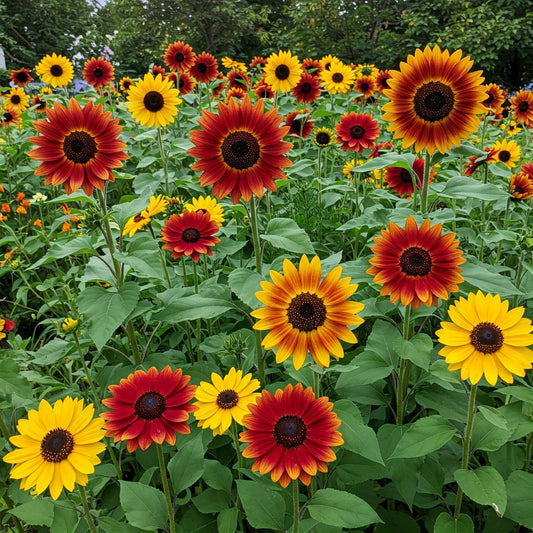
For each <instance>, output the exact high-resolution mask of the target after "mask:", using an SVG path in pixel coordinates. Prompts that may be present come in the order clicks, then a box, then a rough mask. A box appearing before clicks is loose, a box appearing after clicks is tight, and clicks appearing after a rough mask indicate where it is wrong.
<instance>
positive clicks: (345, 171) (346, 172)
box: [342, 159, 356, 180]
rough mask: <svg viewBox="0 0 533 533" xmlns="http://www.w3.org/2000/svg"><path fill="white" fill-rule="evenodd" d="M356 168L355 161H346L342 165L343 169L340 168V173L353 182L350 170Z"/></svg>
mask: <svg viewBox="0 0 533 533" xmlns="http://www.w3.org/2000/svg"><path fill="white" fill-rule="evenodd" d="M355 167H356V164H355V159H352V160H351V161H346V163H344V167H342V173H343V174H344V175H345V176H347V177H348V178H349V179H351V180H353V172H352V170H353V169H354V168H355Z"/></svg>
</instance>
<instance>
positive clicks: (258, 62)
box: [250, 56, 267, 70]
mask: <svg viewBox="0 0 533 533" xmlns="http://www.w3.org/2000/svg"><path fill="white" fill-rule="evenodd" d="M266 62H267V61H266V59H265V58H264V57H262V56H255V57H254V58H253V59H252V60H251V61H250V68H254V67H259V70H262V69H263V67H264V66H265V65H266Z"/></svg>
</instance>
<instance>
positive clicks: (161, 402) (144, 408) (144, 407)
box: [135, 391, 167, 420]
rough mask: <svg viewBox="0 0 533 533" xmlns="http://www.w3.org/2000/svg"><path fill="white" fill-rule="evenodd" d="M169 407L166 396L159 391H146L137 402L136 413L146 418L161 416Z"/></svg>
mask: <svg viewBox="0 0 533 533" xmlns="http://www.w3.org/2000/svg"><path fill="white" fill-rule="evenodd" d="M166 408H167V402H166V400H165V397H164V396H163V395H162V394H160V393H159V392H154V391H150V392H145V393H144V394H143V395H142V396H140V397H139V399H138V400H137V401H136V402H135V414H136V415H137V416H138V417H139V418H144V419H145V420H153V419H154V418H160V417H161V415H162V414H163V413H164V412H165V409H166Z"/></svg>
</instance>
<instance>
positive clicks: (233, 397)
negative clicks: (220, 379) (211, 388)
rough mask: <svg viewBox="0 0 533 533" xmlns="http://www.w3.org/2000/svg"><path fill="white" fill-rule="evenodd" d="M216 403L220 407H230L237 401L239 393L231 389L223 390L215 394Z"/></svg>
mask: <svg viewBox="0 0 533 533" xmlns="http://www.w3.org/2000/svg"><path fill="white" fill-rule="evenodd" d="M216 403H217V405H218V406H219V407H220V408H221V409H231V408H232V407H235V406H236V405H237V404H238V403H239V395H238V394H237V393H236V392H235V391H234V390H231V389H226V390H223V391H222V392H221V393H220V394H219V395H218V396H217V400H216Z"/></svg>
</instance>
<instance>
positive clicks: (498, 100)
mask: <svg viewBox="0 0 533 533" xmlns="http://www.w3.org/2000/svg"><path fill="white" fill-rule="evenodd" d="M483 88H484V89H485V94H486V95H487V98H485V100H483V105H484V106H485V107H486V108H488V109H489V110H490V111H492V112H493V113H499V112H500V111H501V107H502V104H503V101H504V100H505V97H504V96H503V91H502V90H501V88H500V86H499V85H496V84H495V83H489V84H488V85H484V86H483Z"/></svg>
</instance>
